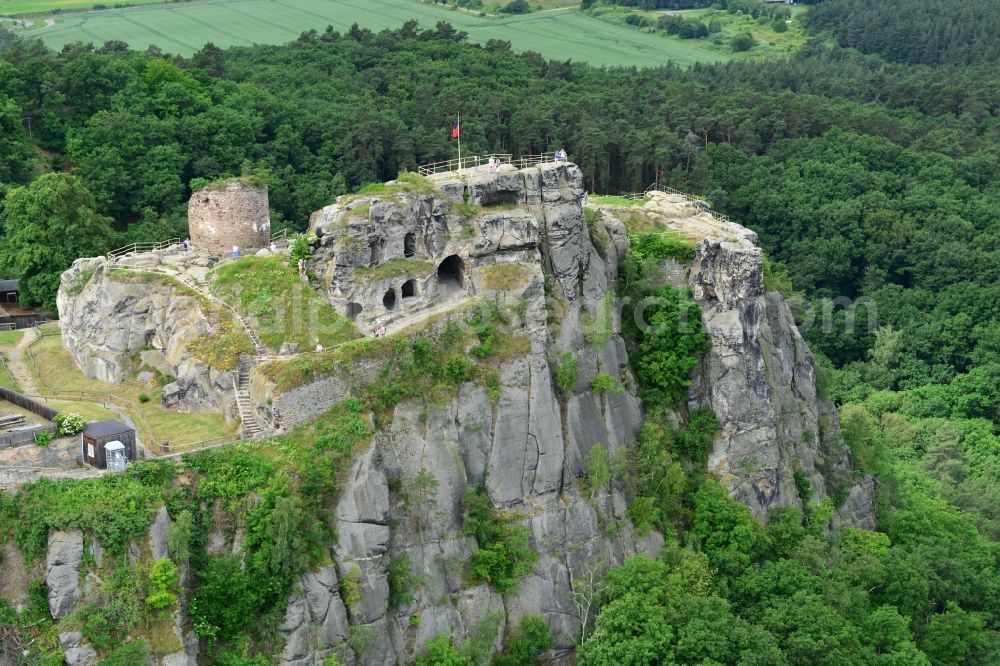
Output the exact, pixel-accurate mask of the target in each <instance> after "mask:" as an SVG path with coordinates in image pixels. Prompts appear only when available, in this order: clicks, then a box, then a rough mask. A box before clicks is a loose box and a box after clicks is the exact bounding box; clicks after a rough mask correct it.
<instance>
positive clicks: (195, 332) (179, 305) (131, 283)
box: [57, 247, 235, 416]
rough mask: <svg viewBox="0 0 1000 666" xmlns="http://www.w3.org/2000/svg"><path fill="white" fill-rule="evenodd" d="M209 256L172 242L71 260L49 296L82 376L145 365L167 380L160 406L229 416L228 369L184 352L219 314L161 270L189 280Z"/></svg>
mask: <svg viewBox="0 0 1000 666" xmlns="http://www.w3.org/2000/svg"><path fill="white" fill-rule="evenodd" d="M215 262H216V259H215V258H214V257H212V256H210V255H208V254H206V253H203V252H198V251H194V250H192V251H188V252H184V251H182V250H181V249H180V247H173V248H168V249H165V250H160V251H157V252H150V253H145V254H139V255H128V256H126V257H122V258H120V259H118V260H117V261H115V262H109V261H108V260H107V259H106V258H104V257H95V258H90V259H78V260H76V261H75V262H73V266H72V267H71V268H70V269H69V270H68V271H66V272H65V273H63V275H62V279H61V282H60V287H59V294H58V297H57V305H58V308H59V319H60V324H61V327H62V340H63V345H64V346H65V347H66V348H67V349H68V350H69V352H70V353H71V354H72V356H73V359H74V360H75V361H76V363H77V365H78V366H79V367H80V369H81V371H82V372H83V374H84V375H85V376H87V377H91V378H93V379H99V380H101V381H104V382H108V383H110V384H118V383H121V382H122V381H125V379H127V378H128V377H129V376H131V375H133V374H135V373H136V372H137V371H139V369H140V368H141V367H149V368H152V369H153V370H156V371H159V372H160V373H162V374H163V375H164V376H165V377H166V378H167V379H168V380H169V383H167V384H166V386H164V389H163V404H164V406H166V407H170V408H174V409H178V410H180V411H189V412H206V411H207V412H223V413H224V414H226V415H227V416H231V415H232V413H233V411H234V405H235V397H234V392H233V375H234V373H233V371H228V370H224V371H220V370H217V369H215V368H212V367H211V366H210V365H208V364H207V363H205V362H202V361H200V360H199V359H198V358H197V357H196V356H195V355H194V354H192V353H191V351H190V347H191V345H192V344H193V343H195V342H196V341H197V340H199V338H203V337H204V336H210V335H213V334H216V333H217V332H218V324H219V315H218V313H217V312H215V311H214V310H213V309H212V308H209V307H208V306H207V304H206V303H205V302H204V300H203V299H200V298H199V297H198V296H197V294H195V293H194V292H192V291H191V290H190V289H188V288H187V287H185V286H184V285H183V284H181V283H180V282H178V281H177V280H175V279H173V278H172V277H170V276H169V275H166V274H163V272H162V271H167V272H169V271H176V272H179V273H180V274H182V275H184V276H185V279H188V280H189V281H192V282H195V283H197V282H201V281H203V280H204V279H205V277H206V275H207V273H208V270H209V269H210V268H211V267H212V266H213V265H214V264H215ZM157 271H161V272H157Z"/></svg>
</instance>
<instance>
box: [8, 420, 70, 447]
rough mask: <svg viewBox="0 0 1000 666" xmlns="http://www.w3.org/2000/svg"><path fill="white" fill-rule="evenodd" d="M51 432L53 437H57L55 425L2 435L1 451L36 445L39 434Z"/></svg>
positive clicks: (13, 431)
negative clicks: (25, 445)
mask: <svg viewBox="0 0 1000 666" xmlns="http://www.w3.org/2000/svg"><path fill="white" fill-rule="evenodd" d="M43 432H51V433H52V436H53V437H55V435H56V427H55V426H54V425H51V424H50V425H43V426H38V427H36V428H25V429H24V430H12V431H11V432H5V433H2V434H0V449H12V448H14V447H15V446H22V445H24V444H34V443H35V438H36V437H37V436H38V434H39V433H43Z"/></svg>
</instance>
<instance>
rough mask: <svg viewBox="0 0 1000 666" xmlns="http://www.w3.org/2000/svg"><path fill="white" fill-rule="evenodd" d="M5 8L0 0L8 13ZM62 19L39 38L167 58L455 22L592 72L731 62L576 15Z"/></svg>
mask: <svg viewBox="0 0 1000 666" xmlns="http://www.w3.org/2000/svg"><path fill="white" fill-rule="evenodd" d="M4 4H5V3H3V1H2V0H0V6H3V5H4ZM17 4H30V3H24V2H22V3H17ZM38 4H43V3H38ZM48 4H50V5H51V4H53V3H48ZM55 18H56V24H55V25H54V26H51V27H47V28H41V29H36V30H33V31H31V34H32V35H34V36H37V37H39V38H40V39H42V40H43V41H45V43H46V44H48V45H49V46H50V47H52V48H54V49H59V48H62V46H64V45H65V44H68V43H70V42H76V41H84V42H93V43H95V44H101V43H103V42H105V41H109V40H121V41H124V42H128V44H129V45H131V46H132V47H133V48H139V49H144V48H146V47H147V46H149V45H150V44H155V45H156V46H158V47H160V48H161V49H162V50H163V51H165V52H168V53H175V54H178V55H190V54H192V53H194V52H195V51H197V50H198V49H199V48H201V46H202V45H204V44H205V43H206V42H213V43H214V44H215V45H216V46H221V47H226V46H249V45H252V44H279V43H283V42H287V41H290V40H293V39H295V38H296V37H298V36H299V34H300V33H302V32H303V31H306V30H318V31H322V30H324V29H325V28H326V26H327V25H332V26H333V27H334V29H335V30H339V31H342V32H343V31H346V30H348V29H350V27H351V25H352V24H355V23H357V24H358V25H359V26H361V27H363V28H368V29H371V30H375V31H379V30H383V29H386V28H398V27H399V26H400V25H402V24H403V23H404V22H405V21H408V20H411V19H416V20H417V21H419V23H420V25H421V26H422V27H424V28H432V27H433V26H434V25H435V24H436V23H437V22H438V21H448V22H450V23H451V24H452V25H454V26H455V27H456V28H457V29H459V30H462V31H464V32H467V33H468V34H469V39H470V40H471V41H473V42H479V43H485V42H486V41H488V40H490V39H501V40H507V41H509V42H510V43H511V46H512V47H513V48H514V49H515V50H518V51H528V50H531V51H536V52H538V53H541V54H542V55H544V56H545V57H547V58H554V59H560V60H574V61H583V62H587V63H590V64H594V65H608V66H635V67H650V66H657V65H662V64H664V63H666V62H667V61H673V62H675V63H678V64H683V65H690V64H693V63H695V62H714V61H718V60H724V59H726V56H725V55H722V54H719V53H713V52H712V51H709V50H707V49H702V48H699V47H697V46H692V45H689V44H685V43H683V42H681V41H679V40H668V39H664V38H662V37H658V36H656V35H647V34H643V33H641V32H638V31H635V30H632V29H630V28H628V27H626V26H619V25H613V24H610V23H607V22H605V21H601V20H598V19H595V18H592V17H590V16H586V15H584V14H581V13H580V12H579V11H577V10H575V9H555V10H551V11H541V12H533V13H531V14H526V15H521V16H511V17H482V16H479V15H477V14H475V13H472V12H466V11H458V10H454V9H445V8H442V7H439V6H435V5H431V4H423V3H420V2H415V1H414V0H225V1H224V0H205V1H202V2H189V3H168V4H156V5H148V6H141V7H131V8H127V9H106V10H99V11H89V12H77V13H68V14H62V15H58V16H56V17H55Z"/></svg>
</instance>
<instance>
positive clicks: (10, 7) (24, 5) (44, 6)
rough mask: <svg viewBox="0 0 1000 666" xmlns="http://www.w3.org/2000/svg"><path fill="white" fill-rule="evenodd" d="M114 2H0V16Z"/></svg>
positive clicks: (136, 0) (135, 0)
mask: <svg viewBox="0 0 1000 666" xmlns="http://www.w3.org/2000/svg"><path fill="white" fill-rule="evenodd" d="M115 1H116V0H105V1H104V2H100V0H0V16H20V15H22V14H43V13H49V12H51V11H52V10H53V9H61V10H63V11H75V10H79V9H91V8H92V7H93V6H94V5H97V4H104V5H108V6H111V5H113V4H115ZM128 1H129V2H130V3H132V4H133V5H150V4H154V3H159V2H165V1H166V0H128Z"/></svg>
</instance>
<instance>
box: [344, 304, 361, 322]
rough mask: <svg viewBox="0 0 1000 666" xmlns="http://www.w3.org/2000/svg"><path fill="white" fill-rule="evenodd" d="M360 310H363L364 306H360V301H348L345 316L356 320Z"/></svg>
mask: <svg viewBox="0 0 1000 666" xmlns="http://www.w3.org/2000/svg"><path fill="white" fill-rule="evenodd" d="M362 310H364V308H363V307H361V304H360V303H348V304H347V317H348V318H349V319H350V320H351V321H357V320H358V315H359V314H361V311H362Z"/></svg>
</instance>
